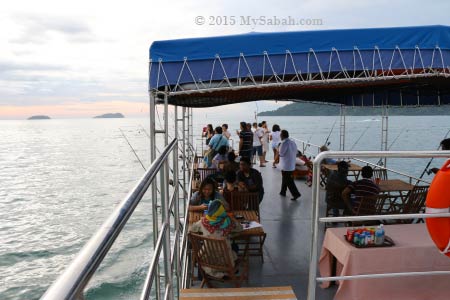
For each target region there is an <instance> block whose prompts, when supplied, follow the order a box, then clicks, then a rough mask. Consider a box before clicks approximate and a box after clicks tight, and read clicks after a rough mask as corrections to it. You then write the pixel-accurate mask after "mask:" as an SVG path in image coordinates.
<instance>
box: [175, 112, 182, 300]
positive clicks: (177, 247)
mask: <svg viewBox="0 0 450 300" xmlns="http://www.w3.org/2000/svg"><path fill="white" fill-rule="evenodd" d="M174 110H175V111H174V115H175V138H176V139H178V106H175V107H174ZM172 169H173V183H174V190H173V192H174V196H173V199H174V209H173V210H174V212H175V213H174V219H175V220H174V226H175V242H174V243H175V244H174V248H173V249H174V255H173V257H174V262H173V265H174V266H175V274H176V275H175V276H176V287H177V292H176V295H177V297H176V298H177V299H178V298H179V294H180V292H179V289H180V274H181V272H180V263H179V256H180V254H179V253H180V244H179V240H180V237H181V235H180V196H179V195H180V193H179V190H180V189H179V171H178V145H177V146H176V147H175V148H174V150H173V168H172ZM184 188H185V186H183V189H184ZM177 239H178V240H177Z"/></svg>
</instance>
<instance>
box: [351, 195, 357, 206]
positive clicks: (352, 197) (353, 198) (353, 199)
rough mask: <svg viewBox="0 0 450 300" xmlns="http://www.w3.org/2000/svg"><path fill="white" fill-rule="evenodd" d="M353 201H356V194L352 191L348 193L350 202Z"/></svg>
mask: <svg viewBox="0 0 450 300" xmlns="http://www.w3.org/2000/svg"><path fill="white" fill-rule="evenodd" d="M355 202H356V195H355V194H353V193H352V194H350V203H351V204H352V205H354V204H355Z"/></svg>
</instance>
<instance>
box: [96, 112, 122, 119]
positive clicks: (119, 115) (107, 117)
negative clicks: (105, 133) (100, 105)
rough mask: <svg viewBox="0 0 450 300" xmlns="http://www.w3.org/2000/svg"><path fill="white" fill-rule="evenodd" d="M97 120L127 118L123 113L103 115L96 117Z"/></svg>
mask: <svg viewBox="0 0 450 300" xmlns="http://www.w3.org/2000/svg"><path fill="white" fill-rule="evenodd" d="M94 118H95V119H113V118H125V117H124V115H122V114H121V113H115V114H111V113H109V114H103V115H100V116H95V117H94Z"/></svg>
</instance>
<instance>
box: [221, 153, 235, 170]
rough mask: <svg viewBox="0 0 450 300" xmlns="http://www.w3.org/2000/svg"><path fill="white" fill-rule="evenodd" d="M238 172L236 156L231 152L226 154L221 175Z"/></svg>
mask: <svg viewBox="0 0 450 300" xmlns="http://www.w3.org/2000/svg"><path fill="white" fill-rule="evenodd" d="M237 171H239V163H238V162H236V154H234V152H233V151H231V152H228V154H227V161H226V162H225V163H224V164H223V173H224V174H225V173H227V172H234V173H236V172H237Z"/></svg>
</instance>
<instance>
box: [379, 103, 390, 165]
mask: <svg viewBox="0 0 450 300" xmlns="http://www.w3.org/2000/svg"><path fill="white" fill-rule="evenodd" d="M381 109H382V117H381V151H387V148H388V124H389V116H388V106H387V105H383V106H382V108H381ZM383 160H384V162H383V163H384V167H385V168H386V162H387V159H386V157H384V159H383Z"/></svg>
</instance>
